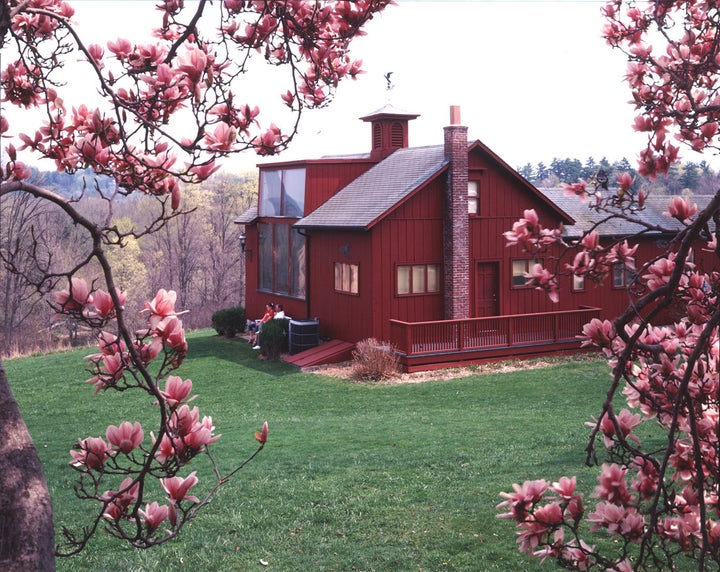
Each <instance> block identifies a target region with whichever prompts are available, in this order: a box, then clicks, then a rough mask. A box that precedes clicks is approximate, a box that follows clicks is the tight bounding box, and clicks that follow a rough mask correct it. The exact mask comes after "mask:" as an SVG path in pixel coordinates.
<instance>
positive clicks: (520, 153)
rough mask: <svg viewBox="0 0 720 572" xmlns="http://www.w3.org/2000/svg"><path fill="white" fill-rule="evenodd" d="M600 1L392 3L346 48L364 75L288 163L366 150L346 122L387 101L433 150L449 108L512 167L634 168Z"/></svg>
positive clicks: (359, 131) (314, 123) (362, 128)
mask: <svg viewBox="0 0 720 572" xmlns="http://www.w3.org/2000/svg"><path fill="white" fill-rule="evenodd" d="M602 4H603V3H602V2H597V1H587V0H576V1H564V2H562V1H555V2H550V1H542V0H524V1H523V0H517V1H487V0H474V1H466V2H427V1H425V2H423V1H412V0H400V1H399V6H391V7H389V8H387V9H386V11H385V12H384V13H383V14H382V15H380V16H379V17H377V18H376V19H374V20H373V21H372V22H370V24H369V25H368V28H367V31H368V35H367V36H366V37H364V38H361V39H359V40H358V41H357V43H356V44H355V54H356V55H357V56H360V57H362V58H363V62H364V68H365V70H366V71H367V73H366V74H365V75H364V76H361V77H360V78H359V79H358V80H357V81H355V82H348V83H347V84H345V85H343V86H341V89H340V90H339V91H338V95H337V98H336V100H335V102H334V104H333V106H332V108H331V109H328V110H323V111H318V112H316V113H314V114H313V115H312V117H311V118H310V120H309V121H307V122H306V123H305V125H304V127H303V135H304V136H303V138H302V139H298V141H297V142H298V145H296V148H295V149H293V150H292V154H293V155H302V152H303V151H305V150H306V149H307V150H313V149H317V150H322V151H326V150H327V152H333V150H335V151H338V150H346V149H347V150H348V151H349V152H352V151H365V150H367V149H368V146H369V142H370V135H369V128H368V126H367V125H366V124H364V123H362V122H360V121H358V120H357V117H360V116H361V115H363V114H366V113H368V112H370V111H373V110H375V109H377V108H379V107H381V106H382V105H384V104H385V103H386V102H387V101H388V98H389V99H390V101H391V102H392V103H393V104H395V105H396V106H398V107H400V108H402V109H406V110H408V111H411V112H413V113H419V114H420V117H419V118H418V119H416V120H415V121H413V122H412V123H411V124H410V144H411V145H428V144H436V143H440V142H442V136H443V135H442V128H443V127H444V126H445V125H447V124H448V123H449V107H450V105H460V106H461V107H462V119H463V123H464V124H465V125H467V126H468V128H469V137H470V138H471V139H480V140H481V141H483V142H484V143H485V144H486V145H488V146H489V147H490V148H491V149H493V150H494V151H495V152H496V153H497V154H499V155H500V156H501V157H502V158H503V159H505V160H506V161H507V162H508V163H509V164H510V165H512V166H520V165H524V164H526V163H528V162H531V163H533V164H536V163H537V162H539V161H544V162H546V163H549V162H550V161H551V160H552V159H553V158H554V157H559V158H565V157H576V158H578V159H581V160H584V159H586V158H587V157H588V156H593V157H594V158H595V159H596V160H599V159H600V158H602V157H603V156H605V157H607V158H608V159H609V160H610V161H614V160H617V159H620V158H622V157H624V156H625V157H627V158H628V159H629V160H630V161H631V162H634V160H635V157H636V155H637V152H638V151H639V150H640V148H641V147H642V145H643V142H644V141H643V138H642V137H640V136H639V135H637V134H635V133H634V132H633V131H632V129H631V127H630V126H631V124H632V119H633V117H634V112H633V107H632V106H631V105H630V104H628V103H627V101H628V100H629V99H630V95H629V91H628V89H627V87H626V86H625V84H624V81H623V75H624V72H625V58H624V56H623V54H621V53H620V52H619V51H617V50H612V49H611V48H610V47H609V46H607V45H606V43H605V41H604V40H603V39H602V38H601V37H600V31H601V29H602V24H603V20H602V17H601V15H600V7H601V5H602ZM389 71H392V72H393V75H392V80H393V83H394V84H395V88H394V89H393V90H392V91H391V92H389V93H388V92H387V91H386V90H385V80H384V79H383V76H384V74H385V73H387V72H389ZM318 131H320V134H319V135H318Z"/></svg>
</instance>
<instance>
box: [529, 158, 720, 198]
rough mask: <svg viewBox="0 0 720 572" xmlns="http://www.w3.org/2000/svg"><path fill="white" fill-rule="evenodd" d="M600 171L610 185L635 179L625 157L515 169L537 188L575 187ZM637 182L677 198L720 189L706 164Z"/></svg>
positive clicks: (673, 168)
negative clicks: (626, 177)
mask: <svg viewBox="0 0 720 572" xmlns="http://www.w3.org/2000/svg"><path fill="white" fill-rule="evenodd" d="M601 170H602V171H604V172H605V174H606V175H607V177H608V180H609V181H610V182H611V183H612V182H613V181H615V180H616V179H617V177H618V176H619V175H620V174H621V173H624V172H629V173H631V174H632V175H633V176H636V175H637V171H636V170H635V169H634V168H633V166H632V164H631V163H630V161H628V160H627V159H626V158H624V157H623V158H622V159H620V160H619V161H615V162H613V163H611V162H610V161H608V160H607V158H605V157H603V158H602V159H600V161H596V160H595V159H594V158H593V157H588V158H587V159H586V160H585V161H584V162H583V161H580V160H579V159H558V158H555V159H553V160H552V161H551V162H550V164H549V165H546V164H545V163H543V162H540V163H538V164H537V165H532V164H531V163H527V164H526V165H525V166H523V167H518V168H517V171H518V173H520V174H521V175H522V176H523V177H524V178H525V179H526V180H528V181H529V182H531V183H532V184H533V185H535V186H536V187H557V186H560V185H561V184H562V183H568V184H570V183H574V182H576V181H577V180H578V179H585V180H586V181H587V180H588V179H590V177H592V176H593V175H595V174H597V173H598V172H599V171H601ZM638 182H639V183H640V185H641V186H642V187H643V188H651V189H652V191H653V192H654V193H657V194H666V195H679V194H682V193H683V192H692V193H696V194H701V195H709V194H715V192H716V191H717V189H718V188H719V187H720V175H718V173H717V172H716V171H715V170H714V169H712V168H711V167H710V165H709V164H708V163H707V161H700V162H698V163H695V162H692V161H689V162H683V163H675V164H673V165H672V166H671V167H670V171H669V172H668V174H667V176H665V177H660V178H658V180H656V181H650V180H649V179H644V178H639V179H638Z"/></svg>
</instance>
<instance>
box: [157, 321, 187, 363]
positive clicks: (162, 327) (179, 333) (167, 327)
mask: <svg viewBox="0 0 720 572" xmlns="http://www.w3.org/2000/svg"><path fill="white" fill-rule="evenodd" d="M155 334H156V335H157V336H158V337H159V338H160V339H162V340H163V341H164V342H165V343H167V344H168V346H170V347H171V348H172V349H173V350H175V351H176V352H178V353H181V354H185V353H186V352H187V341H186V340H185V329H184V328H183V323H182V320H179V319H178V318H177V317H176V316H168V317H165V318H163V319H162V320H160V321H159V322H158V323H157V324H156V326H155Z"/></svg>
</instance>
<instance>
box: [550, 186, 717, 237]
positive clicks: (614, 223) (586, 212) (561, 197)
mask: <svg viewBox="0 0 720 572" xmlns="http://www.w3.org/2000/svg"><path fill="white" fill-rule="evenodd" d="M540 192H541V193H543V194H544V195H545V196H546V197H547V198H548V199H550V200H551V201H552V202H554V203H555V204H556V205H558V206H559V207H560V208H561V209H562V210H564V211H565V212H566V213H568V214H569V215H570V216H571V217H572V218H574V219H575V224H574V225H572V226H566V227H565V236H568V237H577V236H580V235H581V234H582V233H583V232H585V231H587V230H590V228H591V227H592V226H593V225H594V224H595V222H596V221H598V220H600V219H601V218H603V217H604V216H606V215H605V214H603V213H598V212H596V211H595V210H593V209H591V208H589V207H588V203H587V202H583V201H581V200H579V199H578V198H577V197H575V196H573V195H567V194H566V192H565V190H564V189H540ZM670 198H671V197H669V196H666V195H662V196H650V197H648V198H647V200H646V201H645V208H644V209H643V210H641V211H638V213H637V216H638V217H639V218H640V219H641V220H642V221H644V222H645V223H647V224H650V225H653V226H659V227H662V228H665V229H670V230H672V229H676V230H679V229H680V228H681V224H680V222H679V221H677V220H675V219H673V218H671V217H668V216H665V215H664V214H663V213H664V212H665V211H666V210H667V205H668V201H669V200H670ZM709 199H710V197H709V196H705V195H696V196H694V197H693V198H692V199H691V202H692V203H696V204H697V206H698V208H704V207H705V206H706V205H707V203H708V201H709ZM644 228H645V227H643V226H642V225H639V224H637V223H631V222H629V221H626V220H624V219H621V218H613V219H611V220H609V221H607V222H604V223H603V224H602V225H601V226H600V227H599V228H598V231H599V232H600V234H601V235H602V236H629V235H632V234H635V233H637V232H639V231H641V230H643V229H644ZM651 232H657V234H660V232H659V231H651Z"/></svg>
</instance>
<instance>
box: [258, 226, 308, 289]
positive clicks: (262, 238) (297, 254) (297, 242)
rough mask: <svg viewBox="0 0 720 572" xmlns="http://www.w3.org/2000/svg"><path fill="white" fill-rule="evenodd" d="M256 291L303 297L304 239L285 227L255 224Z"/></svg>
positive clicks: (288, 227)
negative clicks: (256, 246) (256, 253)
mask: <svg viewBox="0 0 720 572" xmlns="http://www.w3.org/2000/svg"><path fill="white" fill-rule="evenodd" d="M258 241H259V249H258V250H259V253H258V257H259V265H260V272H259V276H258V280H259V284H258V287H259V289H260V290H265V291H267V292H273V293H275V294H283V295H285V296H293V297H295V298H304V297H305V237H304V236H303V235H301V234H300V233H299V232H298V231H297V230H295V229H293V228H291V227H290V225H287V224H269V223H260V224H258Z"/></svg>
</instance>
